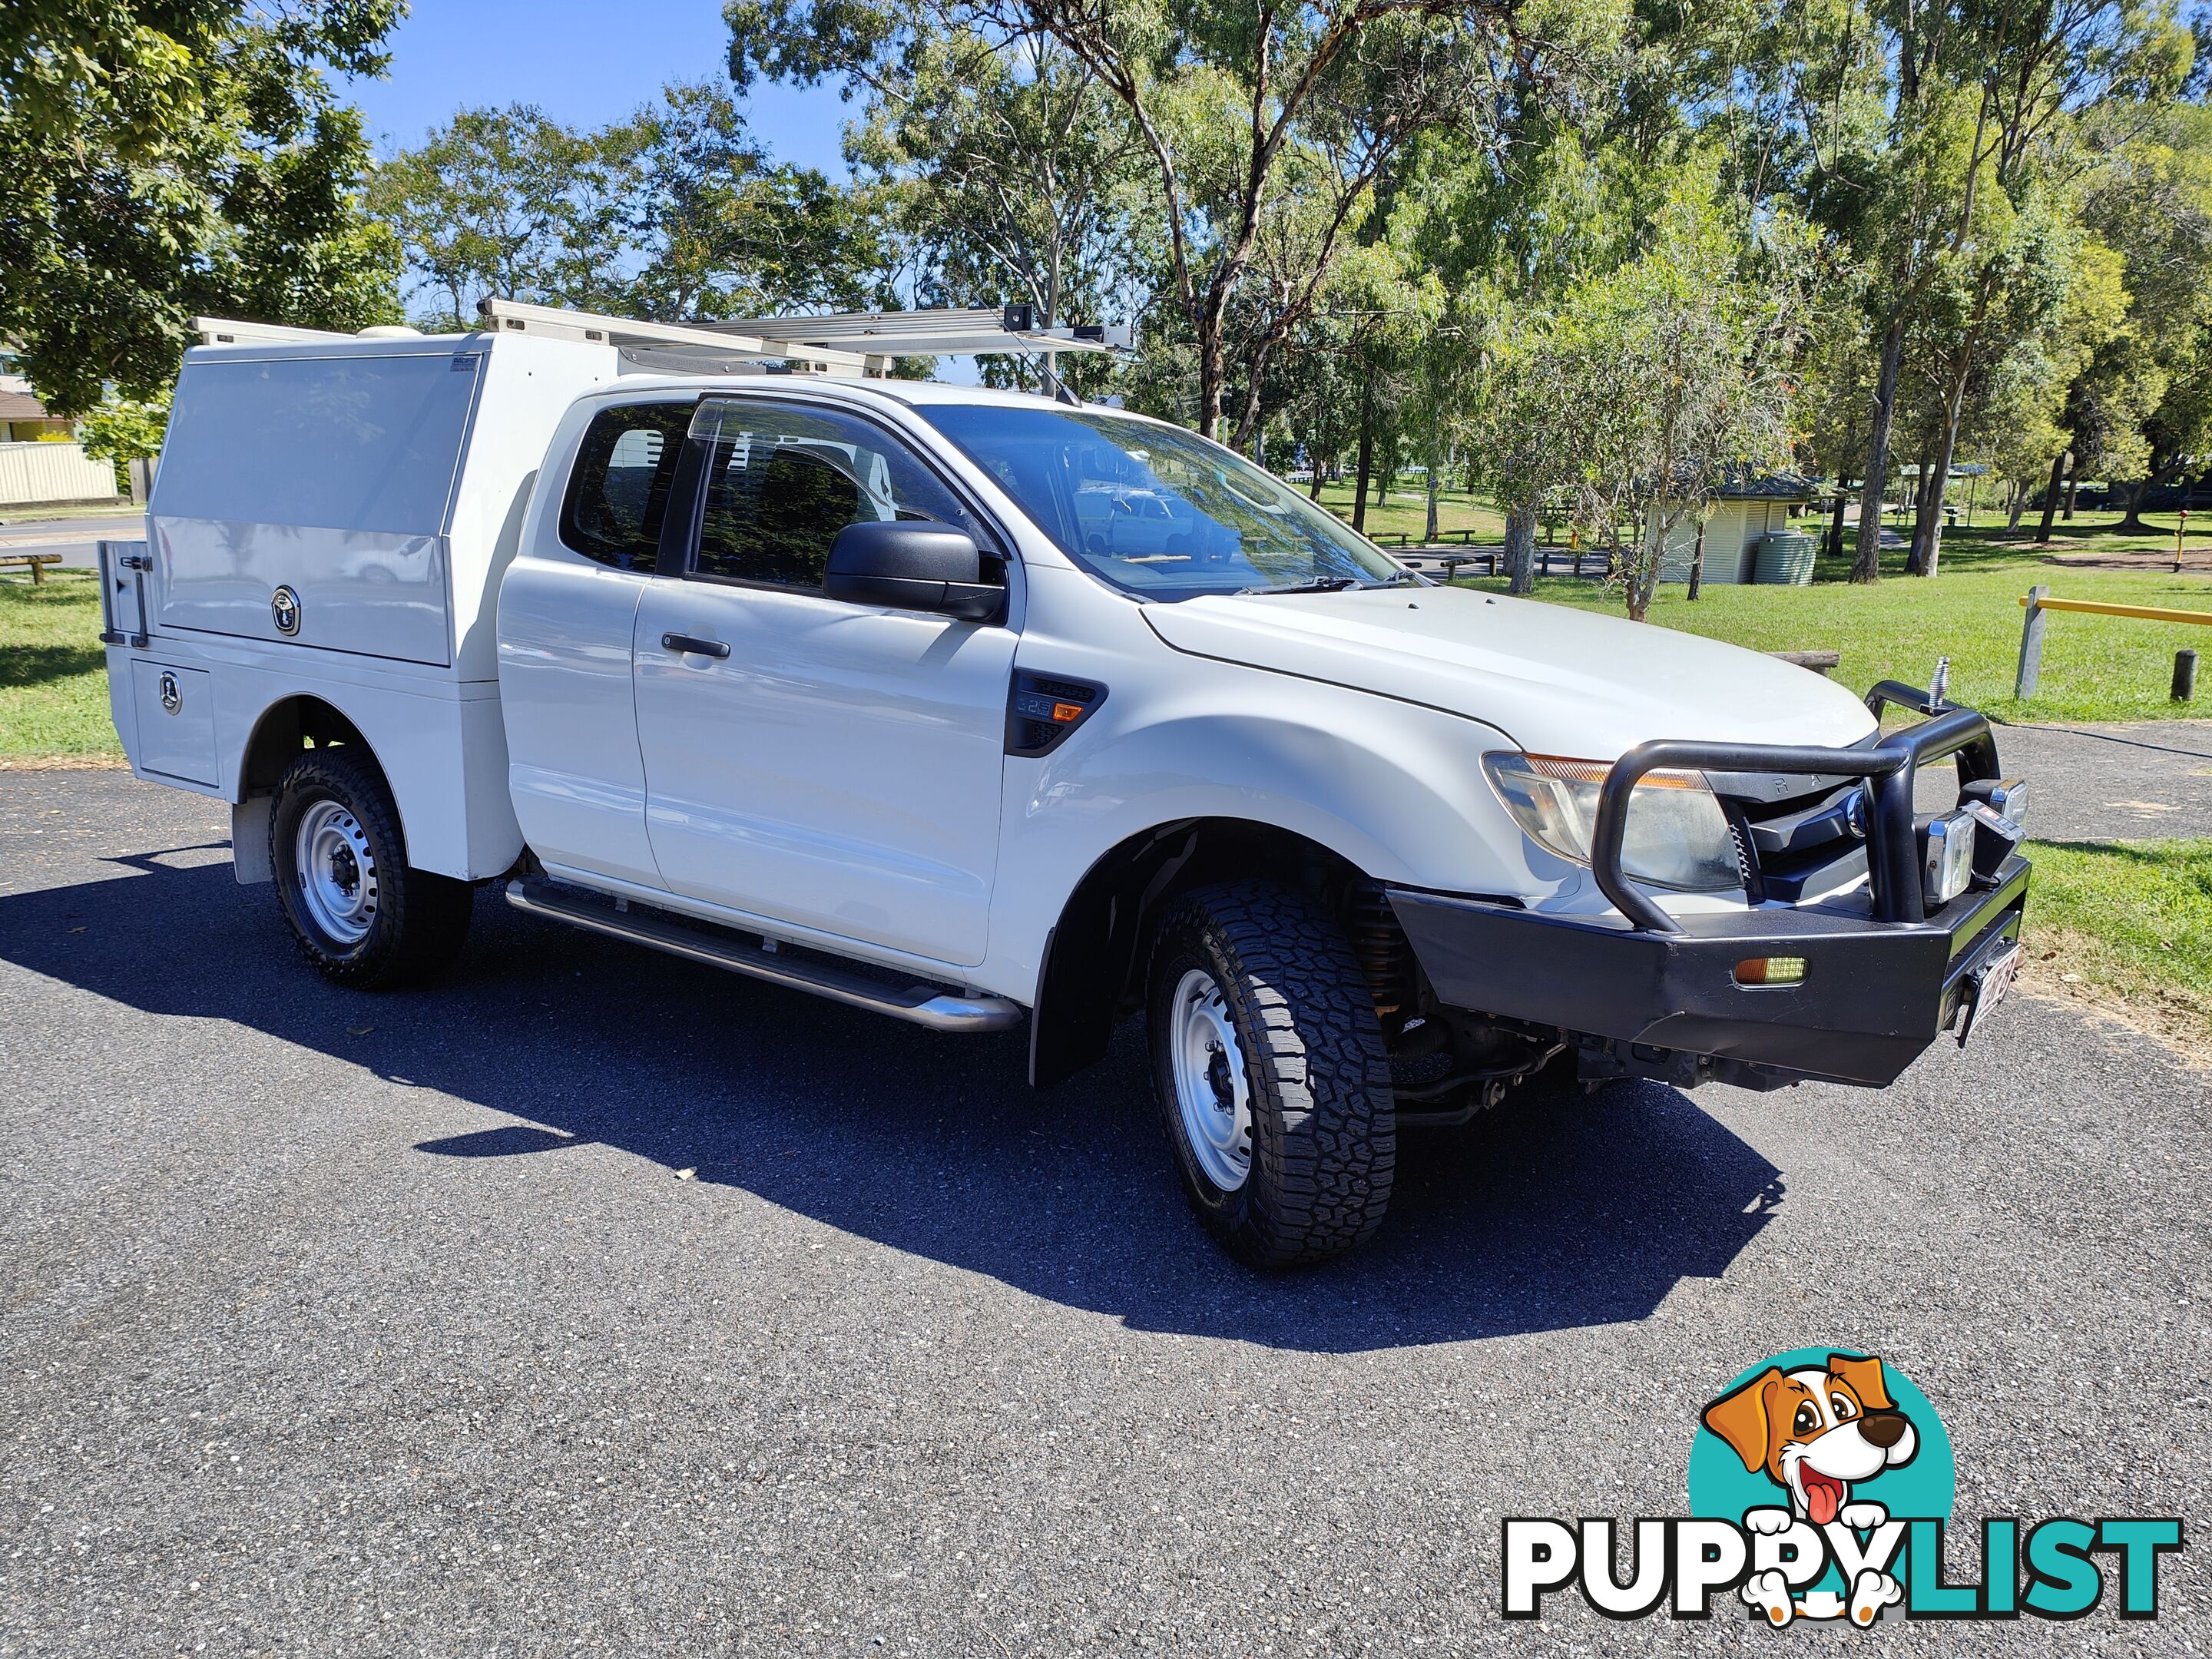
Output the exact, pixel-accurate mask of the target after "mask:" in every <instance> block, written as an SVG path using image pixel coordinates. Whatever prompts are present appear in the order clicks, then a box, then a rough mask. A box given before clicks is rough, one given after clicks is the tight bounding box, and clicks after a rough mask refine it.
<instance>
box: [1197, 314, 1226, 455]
mask: <svg viewBox="0 0 2212 1659" xmlns="http://www.w3.org/2000/svg"><path fill="white" fill-rule="evenodd" d="M1222 358H1223V349H1222V339H1221V319H1219V318H1218V317H1214V316H1211V315H1208V314H1206V313H1205V312H1204V311H1201V312H1200V314H1199V319H1198V429H1199V432H1200V435H1202V436H1205V437H1208V438H1218V437H1219V436H1220V435H1221V398H1222V386H1221V370H1222Z"/></svg>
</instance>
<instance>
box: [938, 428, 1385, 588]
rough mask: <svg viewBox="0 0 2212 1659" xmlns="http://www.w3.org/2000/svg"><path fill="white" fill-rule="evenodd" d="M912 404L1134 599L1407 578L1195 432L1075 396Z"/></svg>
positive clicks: (1075, 554) (1063, 545)
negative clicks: (1039, 401)
mask: <svg viewBox="0 0 2212 1659" xmlns="http://www.w3.org/2000/svg"><path fill="white" fill-rule="evenodd" d="M919 412H920V413H921V416H922V417H923V418H924V419H926V420H927V421H928V422H930V424H931V425H933V426H934V427H936V428H937V429H938V430H939V431H940V432H942V433H944V434H945V436H946V437H948V438H950V439H951V440H952V441H953V442H954V443H956V444H957V445H959V446H960V447H961V449H962V450H963V452H965V453H966V454H967V455H968V457H969V459H971V460H973V461H974V462H975V464H976V465H979V466H981V468H982V469H983V470H984V471H987V472H988V473H989V474H990V475H991V476H992V477H994V478H995V479H996V480H997V481H998V482H999V484H1000V487H1001V488H1003V489H1005V490H1006V493H1007V494H1008V495H1012V497H1013V498H1014V499H1015V501H1018V502H1019V503H1020V504H1021V507H1022V508H1023V510H1024V512H1026V513H1028V514H1029V515H1030V518H1031V519H1033V520H1036V525H1037V527H1038V528H1039V529H1041V530H1042V531H1043V532H1044V533H1045V534H1046V535H1048V536H1049V537H1051V538H1052V539H1053V540H1054V543H1056V544H1058V545H1059V546H1060V549H1061V550H1063V551H1064V552H1066V554H1067V555H1068V556H1070V557H1071V558H1073V559H1074V560H1076V561H1077V562H1079V563H1080V564H1081V565H1083V566H1084V567H1085V568H1086V569H1088V570H1090V571H1091V573H1092V574H1096V575H1097V576H1099V577H1102V578H1103V579H1104V580H1107V581H1109V582H1111V583H1113V584H1114V585H1115V586H1117V587H1121V588H1126V589H1127V590H1128V591H1130V592H1133V593H1138V594H1141V595H1143V596H1144V597H1145V598H1147V599H1188V598H1191V597H1193V596H1194V595H1196V594H1200V593H1235V592H1244V591H1247V590H1259V591H1273V590H1281V589H1291V588H1300V587H1311V586H1325V587H1353V586H1363V587H1364V586H1372V585H1375V584H1378V583H1387V582H1390V581H1394V580H1412V578H1411V577H1410V576H1409V575H1408V574H1407V572H1406V571H1405V570H1404V569H1403V568H1401V566H1399V565H1397V564H1395V563H1394V562H1392V561H1391V560H1390V559H1389V557H1388V556H1386V555H1384V554H1383V553H1382V552H1381V551H1380V550H1377V549H1376V547H1375V546H1373V545H1372V544H1370V543H1369V542H1368V541H1366V540H1365V539H1364V538H1362V537H1360V536H1358V535H1357V534H1356V533H1354V532H1352V531H1351V530H1349V529H1346V527H1345V526H1343V525H1341V524H1340V523H1339V522H1338V521H1337V520H1335V519H1334V518H1332V517H1330V516H1329V514H1328V513H1324V512H1322V510H1321V509H1320V508H1319V507H1315V506H1313V505H1312V504H1311V503H1310V502H1308V501H1306V499H1305V498H1304V496H1302V495H1299V494H1298V492H1297V490H1295V489H1291V487H1290V486H1289V485H1287V484H1285V483H1282V482H1281V481H1280V480H1279V479H1277V478H1275V477H1273V476H1272V475H1270V474H1268V473H1266V472H1263V471H1261V470H1260V469H1259V468H1258V467H1256V466H1254V465H1251V464H1250V463H1249V462H1248V461H1246V460H1243V459H1241V458H1240V457H1238V456H1237V455H1235V454H1233V453H1231V452H1230V451H1228V450H1226V449H1224V448H1222V447H1220V446H1219V445H1218V444H1212V443H1208V442H1207V441H1206V440H1205V439H1203V438H1200V437H1199V436H1198V435H1196V434H1195V433H1190V432H1184V431H1182V430H1180V429H1179V428H1175V427H1170V426H1158V425H1155V424H1153V423H1152V422H1149V421H1137V420H1132V419H1130V418H1129V417H1128V416H1119V415H1110V414H1104V413H1101V412H1098V411H1096V410H1087V409H1042V408H1039V409H1020V408H1006V407H1002V406H994V405H991V404H935V405H924V406H923V407H922V408H921V410H920V411H919Z"/></svg>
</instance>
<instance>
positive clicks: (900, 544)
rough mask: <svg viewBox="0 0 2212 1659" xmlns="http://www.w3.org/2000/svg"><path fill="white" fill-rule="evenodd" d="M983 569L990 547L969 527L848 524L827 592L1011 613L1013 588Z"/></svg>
mask: <svg viewBox="0 0 2212 1659" xmlns="http://www.w3.org/2000/svg"><path fill="white" fill-rule="evenodd" d="M982 574H983V555H982V550H981V549H980V548H978V547H977V546H976V545H975V538H974V537H973V536H970V535H969V533H968V532H966V531H964V530H955V529H954V528H953V527H952V526H951V525H946V524H936V523H933V522H924V521H919V520H911V519H908V520H865V519H864V520H861V521H860V523H858V524H848V525H847V526H845V527H844V528H843V529H842V530H841V531H839V532H837V539H836V541H834V542H832V543H830V544H829V568H828V569H827V570H826V571H825V572H824V573H823V580H822V591H823V592H825V593H827V594H828V595H829V597H830V598H831V599H848V600H850V601H852V602H853V603H854V604H855V605H896V606H897V607H898V608H899V609H900V610H902V611H935V612H937V613H938V614H939V615H940V616H946V617H959V618H960V619H961V620H962V621H963V622H988V621H991V620H993V619H994V618H995V617H998V616H999V615H1000V612H1001V611H1004V610H1005V608H1006V589H1005V588H1004V587H1002V586H1000V585H998V584H997V583H995V582H991V583H987V582H985V581H983V580H981V578H982Z"/></svg>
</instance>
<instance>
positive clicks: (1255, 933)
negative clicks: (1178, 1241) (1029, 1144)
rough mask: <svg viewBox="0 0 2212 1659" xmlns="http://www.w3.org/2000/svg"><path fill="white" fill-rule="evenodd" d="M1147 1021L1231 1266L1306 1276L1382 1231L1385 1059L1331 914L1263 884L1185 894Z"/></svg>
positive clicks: (1203, 1207) (1170, 1125)
mask: <svg viewBox="0 0 2212 1659" xmlns="http://www.w3.org/2000/svg"><path fill="white" fill-rule="evenodd" d="M1147 1015H1148V1024H1149V1027H1150V1036H1151V1046H1152V1088H1153V1092H1154V1094H1155V1095H1156V1097H1158V1103H1159V1109H1160V1115H1161V1118H1162V1120H1163V1124H1164V1127H1165V1129H1166V1131H1167V1136H1168V1141H1169V1144H1170V1146H1171V1147H1172V1148H1173V1149H1174V1152H1175V1157H1176V1170H1177V1171H1178V1173H1179V1174H1180V1176H1181V1177H1182V1188H1183V1192H1184V1194H1185V1196H1186V1197H1188V1199H1189V1200H1190V1202H1191V1206H1192V1207H1193V1208H1194V1210H1196V1211H1197V1212H1198V1215H1199V1218H1200V1219H1201V1220H1202V1221H1203V1222H1204V1223H1205V1224H1206V1228H1207V1230H1208V1231H1210V1232H1212V1234H1213V1236H1214V1237H1216V1238H1218V1240H1219V1241H1220V1242H1221V1243H1222V1244H1223V1246H1224V1247H1225V1249H1227V1250H1228V1251H1229V1253H1230V1254H1231V1255H1233V1256H1235V1257H1236V1258H1237V1260H1238V1261H1243V1262H1244V1263H1246V1264H1247V1265H1248V1266H1250V1267H1299V1266H1304V1265H1307V1264H1310V1263H1313V1262H1318V1261H1327V1260H1328V1258H1330V1257H1332V1256H1335V1255H1341V1254H1343V1253H1344V1252H1345V1251H1346V1250H1348V1249H1352V1247H1353V1246H1354V1245H1356V1244H1358V1243H1361V1242H1362V1241H1364V1239H1366V1238H1367V1237H1369V1236H1370V1234H1372V1233H1373V1232H1374V1231H1375V1230H1376V1228H1377V1227H1378V1226H1380V1225H1382V1221H1383V1211H1384V1210H1385V1209H1386V1208H1387V1207H1388V1206H1389V1200H1390V1178H1391V1174H1392V1170H1393V1168H1394V1166H1395V1162H1396V1155H1397V1124H1396V1108H1395V1097H1394V1095H1393V1094H1392V1091H1391V1086H1390V1062H1389V1053H1388V1050H1387V1049H1386V1048H1385V1047H1384V1045H1383V1030H1382V1027H1381V1025H1380V1024H1379V1023H1378V1022H1377V1021H1376V1017H1375V1006H1374V1001H1373V998H1372V995H1371V994H1370V991H1369V989H1368V986H1367V981H1366V979H1365V977H1364V975H1362V974H1361V972H1360V969H1359V964H1358V962H1357V961H1355V960H1354V959H1353V957H1352V949H1351V946H1350V945H1349V944H1348V942H1347V941H1346V939H1345V936H1344V933H1343V930H1342V929H1341V928H1340V927H1338V926H1337V925H1336V923H1335V921H1334V920H1333V919H1332V918H1331V917H1330V916H1329V915H1328V913H1327V912H1326V911H1325V910H1323V909H1322V908H1321V907H1320V906H1319V905H1317V904H1316V903H1314V902H1312V901H1311V900H1310V899H1308V898H1306V897H1304V896H1302V895H1300V894H1298V893H1296V892H1293V891H1291V890H1288V889H1286V888H1282V887H1278V886H1275V885H1273V884H1269V883H1264V882H1235V883H1225V884H1222V885H1220V886H1216V887H1207V888H1204V889H1201V890H1198V891H1196V892H1193V893H1191V894H1188V895H1187V896H1184V897H1183V898H1182V899H1181V900H1179V901H1177V902H1176V905H1175V906H1174V908H1172V909H1171V910H1170V912H1169V914H1168V915H1167V917H1166V918H1165V920H1164V922H1163V924H1162V926H1161V928H1160V932H1159V934H1158V943H1157V945H1155V947H1154V950H1153V952H1152V974H1151V984H1150V989H1149V994H1148V998H1147Z"/></svg>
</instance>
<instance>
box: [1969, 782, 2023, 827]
mask: <svg viewBox="0 0 2212 1659" xmlns="http://www.w3.org/2000/svg"><path fill="white" fill-rule="evenodd" d="M1971 801H1979V802H1981V803H1982V804H1983V805H1984V806H1987V807H1988V808H1990V811H1994V812H1995V813H1996V815H1997V816H1998V817H2001V818H2003V819H2005V820H2006V821H2007V822H2008V823H2011V824H2012V825H2013V826H2014V829H2013V836H2012V838H2013V839H2014V840H2015V841H2018V840H2019V839H2020V831H2019V826H2020V825H2021V824H2022V823H2025V822H2027V785H2026V784H2024V783H2022V782H2021V781H2020V780H2019V779H2018V778H1994V779H1992V778H1984V779H1982V780H1981V781H1978V782H1975V783H1970V784H1968V785H1967V786H1966V787H1965V788H1963V789H1961V790H1960V792H1959V804H1960V805H1961V806H1964V805H1967V804H1968V803H1969V802H1971Z"/></svg>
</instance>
